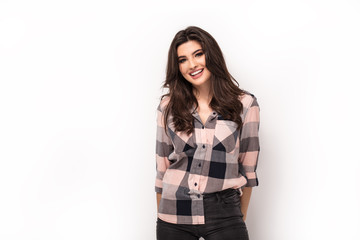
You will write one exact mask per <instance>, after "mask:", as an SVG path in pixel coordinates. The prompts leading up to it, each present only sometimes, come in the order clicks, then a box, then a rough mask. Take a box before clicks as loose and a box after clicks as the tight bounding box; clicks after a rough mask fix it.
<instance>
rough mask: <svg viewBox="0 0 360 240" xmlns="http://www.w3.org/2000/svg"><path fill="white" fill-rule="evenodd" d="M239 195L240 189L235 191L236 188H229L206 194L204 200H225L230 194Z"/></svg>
mask: <svg viewBox="0 0 360 240" xmlns="http://www.w3.org/2000/svg"><path fill="white" fill-rule="evenodd" d="M234 193H237V194H239V195H240V191H239V189H234V188H228V189H225V190H222V191H219V192H213V193H204V194H203V198H204V199H208V198H219V197H220V198H223V197H225V196H228V195H230V194H234Z"/></svg>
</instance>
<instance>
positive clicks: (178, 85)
mask: <svg viewBox="0 0 360 240" xmlns="http://www.w3.org/2000/svg"><path fill="white" fill-rule="evenodd" d="M190 40H195V41H197V42H199V43H200V45H201V47H202V49H203V52H204V54H205V62H206V67H207V69H208V70H209V71H210V73H211V79H209V80H210V81H211V87H210V91H211V92H212V99H211V101H210V107H211V108H212V109H213V110H215V111H217V112H218V113H219V114H221V115H222V117H223V118H224V119H228V120H232V121H234V122H236V123H237V124H238V128H237V129H238V130H239V129H240V128H241V126H242V119H241V117H240V114H241V113H242V109H243V105H242V103H241V102H240V98H239V96H240V95H243V94H244V91H243V90H242V89H240V88H239V83H238V82H237V81H236V80H235V79H234V78H233V76H231V74H230V73H229V71H228V70H227V67H226V64H225V59H224V57H223V54H222V52H221V49H220V47H219V45H218V44H217V42H216V41H215V39H214V38H213V37H212V36H211V35H210V34H209V33H208V32H206V31H205V30H203V29H201V28H199V27H195V26H190V27H187V28H186V29H184V30H181V31H179V32H178V33H177V34H176V35H175V37H174V39H173V41H172V42H171V45H170V49H169V53H168V62H167V68H166V80H165V82H164V84H163V86H162V88H169V92H168V93H166V94H164V95H162V96H161V99H163V98H164V97H165V96H169V97H170V99H169V102H168V104H167V106H166V108H165V109H164V126H166V123H167V121H168V117H169V114H172V116H173V124H174V127H175V131H184V132H186V134H188V135H189V134H190V133H192V132H193V131H194V123H193V116H192V114H191V112H190V111H189V110H190V109H191V107H192V106H193V105H194V104H195V106H196V107H198V102H197V99H196V97H195V96H194V94H193V90H192V89H193V86H192V84H191V83H190V82H188V81H187V80H186V79H185V78H184V77H183V76H182V74H181V72H180V69H179V62H178V56H177V48H178V47H179V46H180V45H181V44H183V43H185V42H187V41H190ZM234 82H236V85H235V83H234ZM166 130H167V128H165V131H166Z"/></svg>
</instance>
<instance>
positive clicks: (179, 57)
mask: <svg viewBox="0 0 360 240" xmlns="http://www.w3.org/2000/svg"><path fill="white" fill-rule="evenodd" d="M198 51H202V49H201V48H199V49H198V50H196V51H195V52H193V53H192V55H194V54H195V53H197V52H198ZM182 57H185V56H178V58H182Z"/></svg>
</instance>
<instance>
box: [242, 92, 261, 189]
mask: <svg viewBox="0 0 360 240" xmlns="http://www.w3.org/2000/svg"><path fill="white" fill-rule="evenodd" d="M252 97H253V101H252V102H251V103H250V105H249V106H248V109H247V112H246V113H245V117H244V120H243V127H242V129H241V135H240V153H239V162H240V163H241V165H242V171H243V172H244V174H245V176H246V178H247V183H246V185H245V187H255V186H258V185H259V181H258V178H257V174H256V168H257V165H258V158H259V152H260V143H259V126H260V108H259V105H258V102H257V99H256V97H255V96H252Z"/></svg>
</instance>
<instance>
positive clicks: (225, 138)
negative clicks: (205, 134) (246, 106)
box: [213, 120, 239, 152]
mask: <svg viewBox="0 0 360 240" xmlns="http://www.w3.org/2000/svg"><path fill="white" fill-rule="evenodd" d="M237 126H238V125H237V123H236V122H233V121H230V120H217V122H216V126H215V133H214V143H213V145H214V146H213V150H217V151H223V152H231V151H233V150H234V149H235V147H236V141H237V139H238V136H239V131H237V130H236V128H237Z"/></svg>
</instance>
